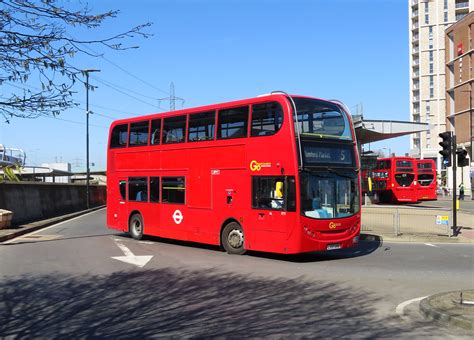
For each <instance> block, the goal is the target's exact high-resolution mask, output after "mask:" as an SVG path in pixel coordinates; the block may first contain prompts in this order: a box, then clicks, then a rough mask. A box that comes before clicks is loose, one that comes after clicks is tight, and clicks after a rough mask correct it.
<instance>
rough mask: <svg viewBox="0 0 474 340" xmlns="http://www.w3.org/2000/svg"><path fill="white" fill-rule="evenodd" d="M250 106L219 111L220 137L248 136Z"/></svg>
mask: <svg viewBox="0 0 474 340" xmlns="http://www.w3.org/2000/svg"><path fill="white" fill-rule="evenodd" d="M248 118H249V108H248V106H243V107H236V108H233V109H226V110H220V111H219V118H218V121H219V128H218V131H217V138H218V139H228V138H241V137H247V126H248Z"/></svg>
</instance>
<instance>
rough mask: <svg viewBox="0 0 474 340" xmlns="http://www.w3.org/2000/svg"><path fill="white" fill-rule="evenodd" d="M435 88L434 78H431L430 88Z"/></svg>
mask: <svg viewBox="0 0 474 340" xmlns="http://www.w3.org/2000/svg"><path fill="white" fill-rule="evenodd" d="M433 86H434V77H433V76H430V87H433Z"/></svg>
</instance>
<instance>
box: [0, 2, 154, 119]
mask: <svg viewBox="0 0 474 340" xmlns="http://www.w3.org/2000/svg"><path fill="white" fill-rule="evenodd" d="M59 2H60V1H58V0H0V86H1V87H0V88H2V90H3V91H1V92H0V114H1V115H2V116H3V118H4V119H5V121H6V122H9V120H10V119H12V118H14V117H20V118H37V117H39V116H50V115H53V116H55V115H58V114H59V113H60V112H61V111H62V110H64V109H66V108H68V107H71V106H74V105H75V104H74V102H73V100H72V87H73V86H74V84H75V83H76V82H78V81H79V82H82V79H83V77H82V76H81V70H80V69H79V68H78V67H77V66H75V65H74V64H73V63H72V61H73V58H74V56H76V55H79V54H83V55H87V56H91V57H98V56H100V54H98V53H96V52H93V50H92V49H91V47H92V46H100V47H105V48H107V49H111V50H125V49H129V48H134V47H135V46H124V45H122V43H121V42H122V41H123V40H124V39H125V40H129V38H134V37H144V38H147V37H149V36H150V34H148V33H145V32H143V30H144V29H145V28H146V27H147V26H150V23H146V24H142V25H139V26H136V27H133V28H132V29H130V30H128V31H126V32H123V33H118V34H116V35H113V36H110V37H107V38H101V39H97V40H88V39H84V40H81V39H78V38H75V37H73V36H72V35H71V34H70V33H69V31H68V30H69V29H73V28H80V27H82V28H88V29H94V28H97V27H99V26H100V25H101V24H102V23H103V22H104V21H105V20H106V19H109V18H114V17H116V16H117V15H118V14H119V12H118V11H116V10H111V11H108V12H106V13H100V14H92V13H91V12H90V9H89V8H88V7H87V5H85V6H82V7H81V9H80V10H75V9H68V8H66V7H65V6H64V5H61V4H59ZM75 5H76V6H77V3H76V4H75ZM31 79H34V82H33V83H31ZM29 80H30V81H29ZM4 84H8V85H10V86H11V87H14V88H16V90H15V91H12V92H11V93H10V94H9V93H7V91H6V90H5V87H4V86H2V85H4ZM32 85H34V86H32Z"/></svg>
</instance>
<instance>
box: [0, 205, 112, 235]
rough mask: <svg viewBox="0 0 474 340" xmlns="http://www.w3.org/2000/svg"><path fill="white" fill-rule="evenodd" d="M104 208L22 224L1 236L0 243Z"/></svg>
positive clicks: (103, 206)
mask: <svg viewBox="0 0 474 340" xmlns="http://www.w3.org/2000/svg"><path fill="white" fill-rule="evenodd" d="M103 208H105V205H101V206H98V207H95V208H91V209H87V210H81V211H78V212H74V213H71V214H67V215H62V216H57V217H52V218H49V219H46V220H41V221H36V222H31V223H27V224H22V225H19V226H17V227H15V228H14V229H10V231H11V233H8V234H6V235H0V242H5V241H8V240H11V239H12V238H15V237H18V236H22V235H25V234H28V233H31V232H33V231H37V230H40V229H43V228H45V227H49V226H50V225H53V224H56V223H59V222H63V221H67V220H69V219H72V218H74V217H78V216H81V215H85V214H87V213H89V212H93V211H96V210H100V209H103ZM3 230H9V229H3Z"/></svg>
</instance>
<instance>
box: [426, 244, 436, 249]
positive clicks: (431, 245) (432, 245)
mask: <svg viewBox="0 0 474 340" xmlns="http://www.w3.org/2000/svg"><path fill="white" fill-rule="evenodd" d="M425 245H427V246H430V247H435V248H436V247H437V246H436V245H434V244H433V243H425Z"/></svg>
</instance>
